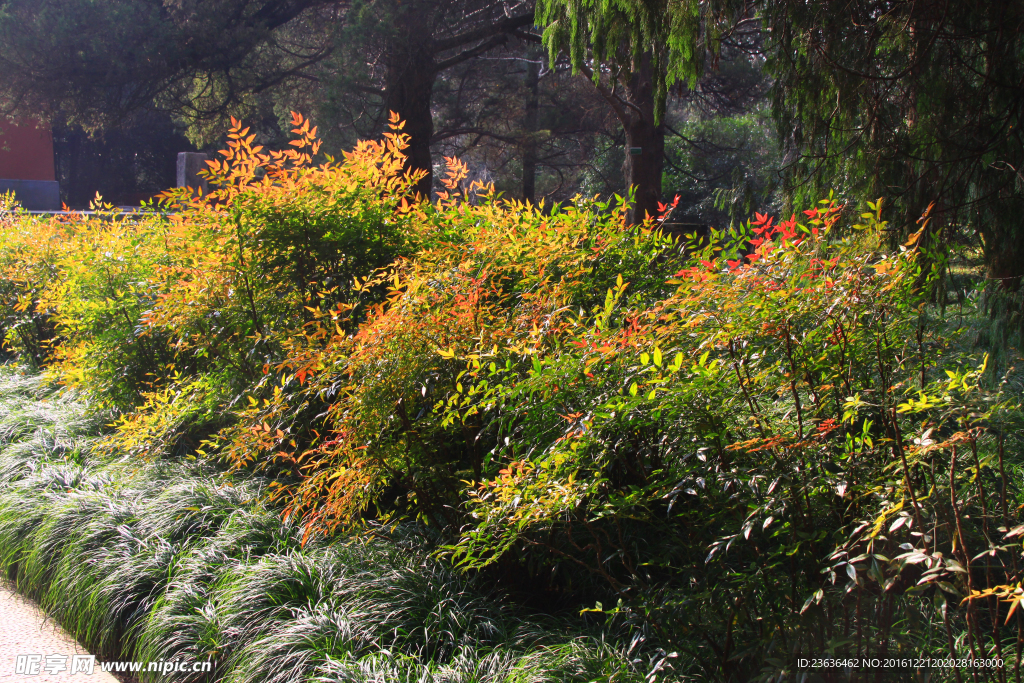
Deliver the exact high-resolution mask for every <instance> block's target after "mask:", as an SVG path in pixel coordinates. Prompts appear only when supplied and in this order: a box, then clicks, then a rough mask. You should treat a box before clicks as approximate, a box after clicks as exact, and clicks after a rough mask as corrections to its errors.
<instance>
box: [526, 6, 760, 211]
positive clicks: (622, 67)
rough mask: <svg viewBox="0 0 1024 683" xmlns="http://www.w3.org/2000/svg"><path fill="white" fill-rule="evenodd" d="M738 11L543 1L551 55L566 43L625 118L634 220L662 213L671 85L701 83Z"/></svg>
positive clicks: (541, 15) (540, 21)
mask: <svg viewBox="0 0 1024 683" xmlns="http://www.w3.org/2000/svg"><path fill="white" fill-rule="evenodd" d="M740 9H741V8H740ZM737 11H738V8H737V7H734V6H732V3H730V2H720V3H717V4H715V5H712V4H711V3H709V2H702V1H701V0H621V1H619V2H602V3H585V4H580V3H577V2H574V1H572V0H540V1H539V2H538V3H537V25H538V26H540V27H542V28H543V29H544V37H543V40H544V43H545V44H546V45H547V47H548V50H549V54H550V58H551V60H552V61H554V59H555V57H556V55H557V54H558V52H559V51H561V50H564V51H565V52H566V53H567V54H568V55H569V59H570V62H571V63H572V67H573V69H574V70H575V71H579V72H582V73H584V74H586V75H587V76H589V77H590V78H591V80H592V81H593V83H594V86H595V87H596V88H597V89H598V91H600V93H601V94H602V96H603V97H604V98H605V99H606V100H607V101H608V104H609V105H610V106H611V108H612V109H613V111H614V112H615V115H616V117H617V118H618V119H619V121H620V123H621V124H622V127H623V130H624V132H625V135H626V147H627V154H626V159H625V163H624V165H623V173H624V175H625V178H626V184H627V186H628V187H629V188H631V189H633V190H635V192H636V201H635V204H634V207H633V211H632V215H631V218H630V220H631V221H632V222H637V221H639V220H642V219H643V218H644V217H645V216H653V215H656V214H657V212H658V209H657V206H658V200H659V199H660V197H661V176H662V169H663V165H664V155H665V129H664V126H663V122H662V116H663V115H664V112H665V102H666V99H667V97H668V89H669V87H670V86H672V84H674V83H676V82H679V81H683V82H686V83H687V84H688V85H689V86H691V87H692V86H693V85H694V84H695V83H696V81H697V79H698V78H700V76H702V75H703V72H704V63H705V57H706V53H708V52H711V53H712V54H714V53H715V52H716V51H717V46H718V43H719V41H720V40H721V30H722V28H723V27H724V26H726V25H727V23H728V22H727V20H728V19H729V18H730V17H732V16H735V15H736V13H737Z"/></svg>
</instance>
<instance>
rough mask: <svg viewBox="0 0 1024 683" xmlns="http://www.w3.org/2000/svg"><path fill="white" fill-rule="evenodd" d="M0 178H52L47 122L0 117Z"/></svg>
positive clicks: (51, 141)
mask: <svg viewBox="0 0 1024 683" xmlns="http://www.w3.org/2000/svg"><path fill="white" fill-rule="evenodd" d="M0 178H5V179H8V180H56V176H55V175H54V170H53V132H52V131H51V130H50V124H48V123H37V122H35V121H27V120H20V121H17V122H15V123H11V122H9V121H5V120H3V119H0Z"/></svg>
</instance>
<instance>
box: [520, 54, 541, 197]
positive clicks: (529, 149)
mask: <svg viewBox="0 0 1024 683" xmlns="http://www.w3.org/2000/svg"><path fill="white" fill-rule="evenodd" d="M529 56H530V58H531V60H533V59H534V58H536V59H537V61H530V63H529V66H527V68H526V82H525V85H526V117H525V121H523V128H524V133H525V135H524V136H523V138H524V140H523V201H524V202H529V203H531V204H536V203H537V121H538V109H539V106H540V102H539V98H538V94H539V92H540V61H539V60H540V57H538V56H537V55H534V54H533V52H531V53H530V55H529Z"/></svg>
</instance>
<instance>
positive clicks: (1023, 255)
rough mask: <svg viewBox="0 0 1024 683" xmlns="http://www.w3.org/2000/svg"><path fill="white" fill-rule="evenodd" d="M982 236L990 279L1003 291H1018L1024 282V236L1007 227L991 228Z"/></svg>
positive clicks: (983, 232) (984, 231) (985, 230)
mask: <svg viewBox="0 0 1024 683" xmlns="http://www.w3.org/2000/svg"><path fill="white" fill-rule="evenodd" d="M999 228H1001V229H999ZM982 234H983V236H984V238H985V266H986V269H987V276H988V279H989V280H994V281H996V282H998V283H999V286H1000V287H1001V288H1002V289H1005V290H1009V291H1017V290H1018V289H1020V286H1021V281H1022V280H1024V235H1021V234H1020V232H1018V231H1016V230H1014V229H1013V228H1012V227H1009V226H1006V225H1003V226H998V227H997V228H996V229H993V226H989V227H987V228H986V229H984V230H983V231H982Z"/></svg>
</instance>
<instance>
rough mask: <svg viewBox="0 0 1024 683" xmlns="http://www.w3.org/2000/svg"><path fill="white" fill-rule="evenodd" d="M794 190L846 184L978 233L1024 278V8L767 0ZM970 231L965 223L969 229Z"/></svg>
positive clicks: (943, 1) (1000, 264)
mask: <svg viewBox="0 0 1024 683" xmlns="http://www.w3.org/2000/svg"><path fill="white" fill-rule="evenodd" d="M761 7H762V11H763V15H764V19H765V23H766V25H767V28H768V31H767V33H768V36H769V40H768V50H769V56H770V61H769V68H770V69H771V71H772V73H773V75H774V76H775V78H776V79H777V84H776V89H775V96H774V114H775V119H776V123H777V125H778V128H779V131H780V133H781V134H783V135H784V136H785V137H786V139H787V142H788V143H789V145H790V147H791V148H792V149H794V150H797V151H799V152H800V157H799V160H798V161H797V162H796V163H794V164H792V165H791V166H790V167H789V169H788V182H789V191H790V194H791V196H793V197H796V198H800V197H805V198H812V197H813V198H816V197H817V196H818V195H819V194H820V193H821V191H822V190H823V189H824V188H825V187H827V186H829V185H834V184H835V183H837V182H840V183H841V184H842V185H843V186H842V187H840V188H838V189H840V190H844V191H846V192H848V193H849V194H865V193H869V194H870V195H872V196H884V197H886V199H887V200H889V201H890V202H891V204H892V205H893V206H894V208H895V210H896V212H897V214H898V217H899V220H898V221H896V222H897V223H898V224H899V225H900V227H901V228H902V229H903V231H904V234H905V233H906V232H907V231H913V230H914V229H916V228H913V226H915V224H916V221H917V219H918V218H919V217H920V216H921V214H922V213H923V212H924V211H925V209H926V208H927V207H928V206H929V205H930V204H933V203H934V205H933V206H932V210H931V214H930V215H931V217H932V219H931V223H930V224H929V232H928V238H929V239H931V240H932V241H933V242H939V241H941V242H948V241H949V240H951V239H954V238H956V237H957V234H958V233H959V234H964V235H970V233H972V232H973V233H976V234H977V235H979V236H980V238H981V240H982V242H983V244H984V253H985V260H986V263H987V268H988V276H989V278H991V279H993V280H996V281H998V282H1001V283H1003V285H1004V286H1005V287H1008V288H1015V287H1017V286H1019V284H1020V280H1021V277H1022V276H1024V229H1022V228H1021V225H1022V224H1024V223H1022V221H1021V216H1022V215H1024V175H1022V172H1024V135H1022V132H1021V123H1022V122H1021V117H1022V114H1024V5H1021V3H1019V2H1017V3H1014V2H1003V1H1001V0H982V1H981V2H975V3H960V2H956V1H955V0H855V1H853V2H849V3H844V4H843V5H842V9H841V10H839V9H838V8H837V6H836V5H835V3H829V2H824V1H823V0H816V1H813V2H804V1H802V0H801V1H799V2H797V1H795V0H763V1H762V2H761ZM964 228H966V230H963V229H964Z"/></svg>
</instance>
